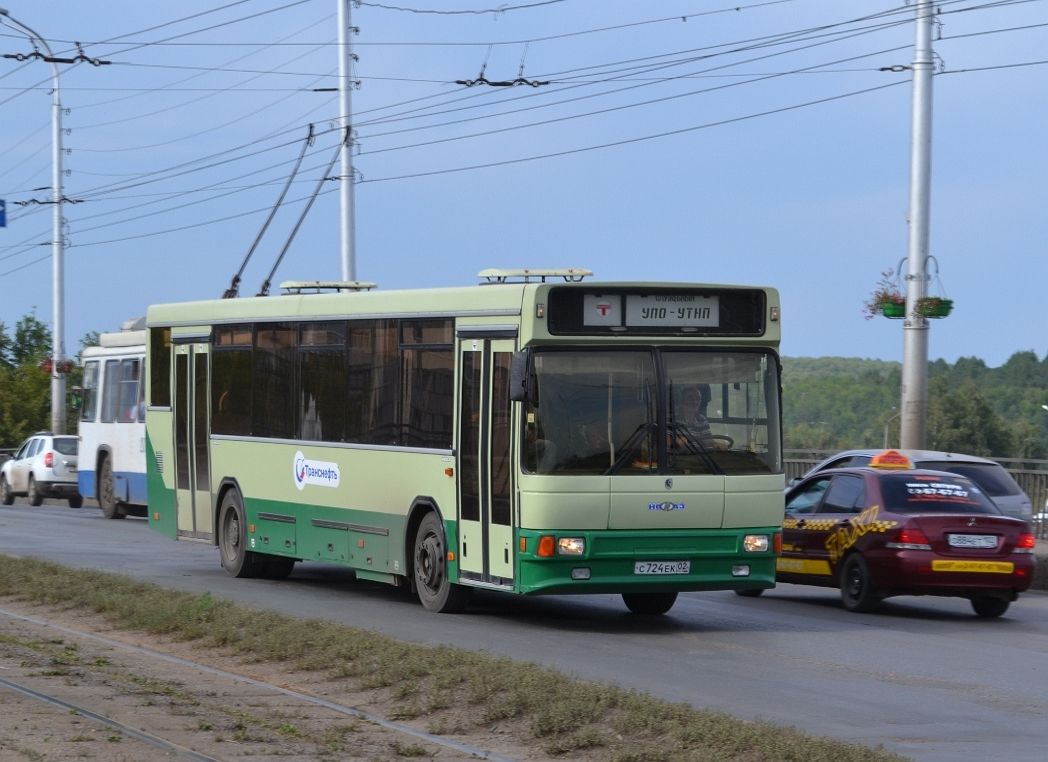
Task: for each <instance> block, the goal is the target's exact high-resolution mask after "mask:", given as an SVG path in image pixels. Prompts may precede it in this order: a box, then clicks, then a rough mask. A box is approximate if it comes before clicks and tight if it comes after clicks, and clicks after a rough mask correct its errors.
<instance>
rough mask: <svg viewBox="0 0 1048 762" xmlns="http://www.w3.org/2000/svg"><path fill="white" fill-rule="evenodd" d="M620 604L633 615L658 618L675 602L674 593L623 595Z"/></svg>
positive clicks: (675, 595)
mask: <svg viewBox="0 0 1048 762" xmlns="http://www.w3.org/2000/svg"><path fill="white" fill-rule="evenodd" d="M622 602H623V603H625V604H626V608H628V609H629V610H630V611H632V612H633V613H634V614H641V615H643V616H658V615H659V614H665V613H666V612H667V611H669V610H670V609H671V608H673V604H674V603H676V602H677V594H676V593H623V594H622Z"/></svg>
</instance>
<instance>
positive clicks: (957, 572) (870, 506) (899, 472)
mask: <svg viewBox="0 0 1048 762" xmlns="http://www.w3.org/2000/svg"><path fill="white" fill-rule="evenodd" d="M1034 545H1035V539H1034V536H1033V534H1032V533H1031V532H1030V529H1029V527H1028V525H1027V524H1026V522H1024V521H1022V520H1020V519H1016V518H1012V517H1009V516H1005V515H1004V514H1002V513H1001V511H1000V509H998V508H997V506H996V505H994V503H993V502H992V501H991V500H990V499H989V498H988V497H987V496H986V495H985V494H984V493H983V492H982V490H981V489H980V488H979V487H978V486H977V485H976V484H975V483H974V482H972V481H970V480H969V479H967V478H966V477H963V476H959V475H957V474H950V473H946V472H942V471H927V470H914V469H912V467H911V464H910V463H909V461H908V460H907V459H906V458H905V456H903V455H901V454H899V453H898V452H895V451H887V452H885V453H882V454H881V455H879V456H877V457H876V458H874V459H873V462H871V464H870V466H869V467H860V468H839V469H832V470H827V471H823V472H820V473H818V474H814V475H812V476H810V477H809V478H807V479H805V480H803V481H802V482H800V483H798V484H796V485H795V486H794V487H792V488H791V489H790V491H789V492H788V493H787V494H786V516H785V519H784V521H783V537H782V556H781V557H780V558H779V559H778V564H777V567H776V568H777V574H776V579H777V580H779V581H780V582H793V583H800V584H805V585H822V586H825V587H838V588H840V591H841V600H842V601H843V603H844V606H845V608H847V609H848V610H849V611H870V610H872V609H873V608H875V607H876V606H877V604H878V603H880V601H881V600H882V599H883V598H887V597H889V596H893V595H945V596H957V597H961V598H967V599H968V600H969V601H971V605H972V608H973V609H974V610H975V613H976V614H978V615H979V616H981V617H998V616H1001V615H1002V614H1003V613H1004V612H1005V611H1007V609H1008V605H1009V604H1010V603H1011V602H1012V601H1014V600H1015V599H1016V598H1017V597H1018V595H1019V593H1021V592H1023V591H1024V590H1026V589H1028V588H1029V587H1030V583H1031V582H1032V580H1033V574H1034V567H1035V563H1036V561H1035V558H1034V555H1033V552H1034Z"/></svg>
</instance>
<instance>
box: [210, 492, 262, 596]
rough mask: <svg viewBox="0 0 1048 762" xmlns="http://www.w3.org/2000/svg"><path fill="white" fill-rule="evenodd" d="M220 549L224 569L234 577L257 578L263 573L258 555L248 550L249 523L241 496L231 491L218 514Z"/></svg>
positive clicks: (224, 498) (223, 500)
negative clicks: (246, 519)
mask: <svg viewBox="0 0 1048 762" xmlns="http://www.w3.org/2000/svg"><path fill="white" fill-rule="evenodd" d="M218 548H219V552H220V554H221V556H222V568H223V569H225V570H226V571H227V572H228V573H229V574H230V575H231V576H233V577H257V576H259V574H260V573H261V572H262V561H261V559H260V558H259V555H258V553H255V552H253V551H250V550H248V549H247V522H246V521H245V519H244V506H243V504H242V502H241V500H240V494H239V493H238V492H237V491H236V490H229V492H227V493H226V495H225V497H223V498H222V507H221V508H220V509H219V512H218Z"/></svg>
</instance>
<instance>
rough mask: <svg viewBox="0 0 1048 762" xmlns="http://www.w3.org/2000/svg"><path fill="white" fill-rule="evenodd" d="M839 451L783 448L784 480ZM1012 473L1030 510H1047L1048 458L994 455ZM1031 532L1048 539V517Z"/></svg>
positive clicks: (800, 474) (1038, 511)
mask: <svg viewBox="0 0 1048 762" xmlns="http://www.w3.org/2000/svg"><path fill="white" fill-rule="evenodd" d="M836 452H838V450H786V451H785V454H786V455H792V456H794V457H787V458H785V459H784V465H785V469H786V482H787V483H789V481H790V479H795V478H797V477H799V476H803V475H804V474H806V473H807V472H808V470H809V469H811V468H812V467H813V466H815V465H817V464H819V463H821V462H822V461H824V460H826V458H828V457H830V456H831V455H833V454H834V453H836ZM992 460H995V461H997V462H998V463H1000V464H1001V465H1002V466H1004V469H1005V470H1006V471H1007V472H1008V473H1010V474H1011V475H1012V478H1013V479H1015V481H1016V482H1017V483H1018V484H1019V486H1020V487H1021V488H1022V490H1023V492H1025V493H1026V494H1027V495H1029V496H1030V502H1031V503H1033V513H1034V516H1035V517H1036V516H1037V514H1039V513H1044V512H1046V511H1048V505H1046V503H1048V460H1023V459H1021V458H993V459H992ZM1034 532H1035V533H1036V534H1037V536H1038V537H1039V538H1041V539H1048V520H1046V521H1036V520H1035V521H1034Z"/></svg>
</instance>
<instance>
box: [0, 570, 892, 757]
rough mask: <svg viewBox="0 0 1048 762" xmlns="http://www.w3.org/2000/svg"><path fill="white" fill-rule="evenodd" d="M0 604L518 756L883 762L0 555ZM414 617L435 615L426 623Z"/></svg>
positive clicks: (432, 651) (838, 747)
mask: <svg viewBox="0 0 1048 762" xmlns="http://www.w3.org/2000/svg"><path fill="white" fill-rule="evenodd" d="M0 596H7V597H11V598H14V599H17V600H21V601H27V602H32V603H38V604H45V605H50V606H56V607H61V608H67V609H74V610H85V611H91V612H94V613H97V614H99V615H101V616H102V617H104V618H105V620H106V621H107V622H109V623H110V624H111V625H112V626H114V627H117V628H120V629H125V630H136V631H141V632H146V633H150V634H154V635H166V636H170V637H174V638H176V639H179V640H185V641H193V642H194V643H196V644H199V645H200V646H201V647H213V648H229V649H233V650H235V651H236V652H237V653H239V654H241V655H243V656H245V657H248V658H250V659H252V660H254V661H258V662H284V663H287V664H291V665H293V666H294V667H296V668H299V669H304V670H310V671H315V672H318V673H323V674H324V675H325V676H329V677H339V678H349V679H350V680H351V682H352V683H353V684H354V685H355V687H356V688H364V689H372V690H379V691H382V693H383V695H384V696H385V697H386V698H387V699H388V701H389V706H391V707H392V709H391V711H390V714H391V715H392V716H391V719H397V720H419V721H422V722H425V723H426V725H427V730H429V732H433V733H445V734H460V733H461V734H468V733H473V732H485V733H486V732H490V731H491V730H492V729H493V728H497V729H498V730H499V731H500V732H505V733H510V734H512V735H513V736H514V737H515V738H516V739H517V741H518V743H519V744H520V745H521V746H522V747H524V748H530V749H536V750H542V751H543V752H545V753H546V754H548V755H550V756H554V757H562V758H565V759H569V758H570V759H579V758H591V759H598V758H599V759H601V760H610V761H611V762H640V761H641V760H644V761H645V762H658V761H659V760H674V762H676V760H703V761H707V760H731V761H733V762H770V761H771V760H784V761H792V760H796V762H884V761H887V760H901V759H904V758H903V757H899V756H897V755H894V754H891V753H889V752H887V751H885V750H884V749H882V748H876V749H873V748H869V747H865V746H859V745H857V744H850V743H846V742H843V741H836V740H832V739H828V738H819V737H816V736H811V735H808V734H806V733H803V732H801V731H799V730H796V729H793V728H784V727H781V726H777V725H773V724H771V723H764V722H750V721H746V720H740V719H737V718H735V717H731V716H730V715H727V714H723V713H719V712H713V711H708V710H702V709H696V708H694V707H692V706H690V705H688V704H683V703H678V704H675V703H670V702H667V701H664V700H661V699H658V698H654V697H652V696H650V695H647V694H643V693H637V692H634V691H629V690H625V689H623V688H619V687H616V686H613V685H606V684H600V683H590V682H584V681H581V680H577V679H574V678H570V677H565V676H563V675H561V674H559V673H557V672H556V671H554V670H552V669H549V668H546V667H541V666H537V665H534V664H528V663H523V662H516V661H513V660H511V659H507V658H500V657H496V656H491V655H488V654H483V653H476V652H473V651H469V650H466V649H462V648H454V647H450V646H424V645H415V644H408V643H402V642H399V641H397V640H394V639H393V638H391V637H388V636H386V635H381V634H378V633H374V632H370V631H367V630H363V629H359V628H353V627H347V626H345V625H340V624H335V623H332V622H326V621H323V620H303V619H296V618H294V617H290V616H285V615H283V614H278V613H276V612H272V611H265V610H257V609H250V608H248V607H245V606H241V605H239V604H236V603H233V602H231V601H227V600H222V599H219V598H213V597H212V596H211V595H209V594H203V595H195V594H191V593H183V592H177V591H172V590H168V589H165V588H162V587H159V586H157V585H154V584H151V583H144V582H138V581H135V580H132V579H130V578H128V577H124V576H120V575H116V574H109V573H106V572H99V571H90V570H83V569H72V568H69V567H64V566H59V565H56V564H52V563H48V562H44V561H39V560H36V559H32V558H13V557H11V556H6V555H3V554H0ZM419 615H420V616H429V614H424V613H422V612H420V614H419Z"/></svg>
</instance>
